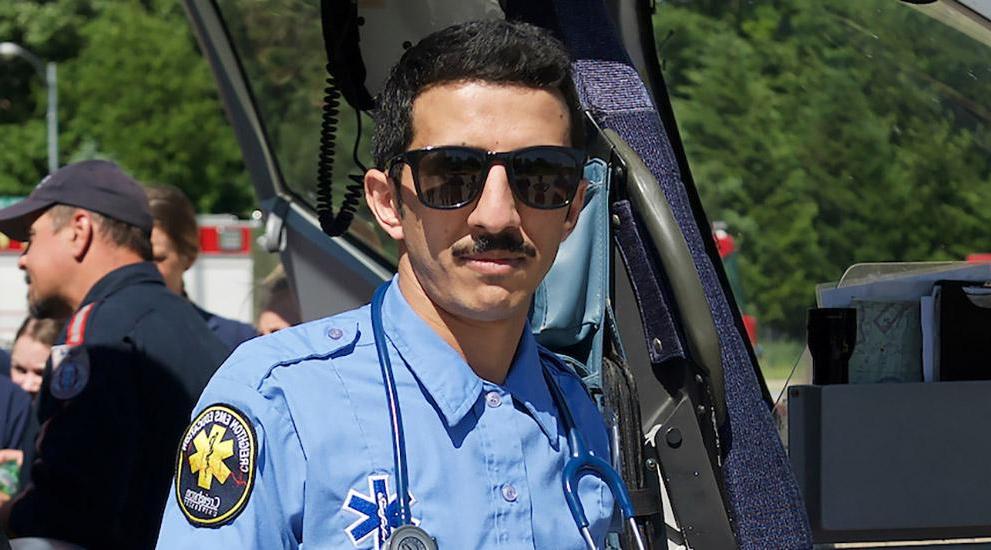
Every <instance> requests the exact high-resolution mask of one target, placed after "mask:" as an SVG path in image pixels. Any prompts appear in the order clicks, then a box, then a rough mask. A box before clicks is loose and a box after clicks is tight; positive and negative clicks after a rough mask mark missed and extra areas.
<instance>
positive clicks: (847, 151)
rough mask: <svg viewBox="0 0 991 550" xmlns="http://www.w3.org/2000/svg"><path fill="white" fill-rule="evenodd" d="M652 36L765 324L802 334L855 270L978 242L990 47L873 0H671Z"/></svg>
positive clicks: (988, 218)
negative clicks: (829, 285)
mask: <svg viewBox="0 0 991 550" xmlns="http://www.w3.org/2000/svg"><path fill="white" fill-rule="evenodd" d="M655 35H656V38H657V42H658V44H659V50H660V51H659V54H660V56H661V60H662V65H663V67H664V69H665V78H666V80H667V84H668V87H669V90H670V92H671V95H672V98H673V103H674V107H675V113H676V115H677V118H678V122H679V128H680V130H681V132H682V137H683V139H684V143H685V148H686V151H687V153H688V157H689V161H690V164H691V167H692V171H693V175H694V177H695V180H696V182H697V185H698V187H699V192H700V193H701V195H702V198H703V203H704V204H705V205H706V209H707V211H708V214H709V217H710V219H721V220H725V221H726V222H727V223H728V224H729V227H730V232H731V233H734V234H735V235H736V236H737V240H738V243H740V256H741V258H740V271H741V275H742V278H743V285H744V287H745V288H746V292H747V297H748V299H749V300H750V303H749V304H748V307H747V309H748V310H749V311H750V312H751V313H754V314H756V315H757V316H758V318H759V319H760V322H761V325H762V327H763V328H769V329H771V330H772V332H775V331H777V332H785V333H788V334H790V335H792V336H800V335H801V334H802V332H803V330H804V319H805V309H806V308H807V307H810V306H812V305H813V302H814V294H813V289H814V286H815V284H816V283H819V282H824V281H828V280H836V279H837V278H839V277H840V275H841V274H842V273H843V271H844V270H845V268H846V267H847V266H849V265H850V264H852V263H855V262H862V261H906V260H945V259H962V258H963V257H964V256H965V255H966V254H967V253H968V252H972V251H978V250H982V249H985V248H986V246H987V245H986V243H987V227H989V223H991V210H989V209H988V208H987V205H988V204H991V185H989V183H991V161H989V155H988V152H989V149H991V139H989V138H991V117H989V112H991V111H989V108H988V101H987V98H989V97H991V78H989V77H991V74H988V73H989V71H988V69H987V67H988V65H987V58H988V54H989V53H991V52H989V49H988V48H987V47H986V46H984V45H981V44H979V43H976V42H974V41H973V40H971V39H969V38H967V37H965V36H963V35H961V34H959V33H957V32H956V31H955V30H952V29H950V28H947V27H944V26H942V25H941V24H939V23H937V22H935V21H933V20H930V19H928V18H926V17H925V16H923V15H921V14H919V13H918V12H916V11H913V10H912V9H910V8H908V7H906V6H904V5H899V4H897V3H892V2H886V1H884V0H869V1H862V0H849V1H833V2H828V3H824V2H819V1H817V0H800V1H798V0H796V1H793V2H771V1H763V2H748V3H746V4H745V5H744V4H742V3H734V4H732V5H729V4H722V3H710V2H671V3H669V4H664V5H661V6H659V8H658V15H657V16H656V17H655ZM981 71H983V73H981V74H980V75H979V76H978V74H977V73H980V72H981Z"/></svg>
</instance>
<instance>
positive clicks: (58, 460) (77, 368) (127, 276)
mask: <svg viewBox="0 0 991 550" xmlns="http://www.w3.org/2000/svg"><path fill="white" fill-rule="evenodd" d="M226 355H227V350H226V348H225V346H224V345H223V344H222V343H221V342H220V341H219V340H217V338H216V337H215V336H214V335H213V333H212V332H211V331H210V330H209V329H208V328H207V327H206V324H205V323H204V322H203V319H201V318H200V316H199V315H198V314H197V313H196V310H194V309H193V306H192V305H191V304H190V303H189V302H188V301H187V300H185V299H184V298H182V297H180V296H178V295H176V294H174V293H173V292H171V291H170V290H169V289H168V288H166V286H165V283H164V282H163V280H162V277H161V275H159V273H158V270H157V269H156V267H155V265H154V264H152V263H150V262H142V263H138V264H132V265H128V266H125V267H122V268H119V269H117V270H114V271H112V272H111V273H109V274H107V275H106V276H105V277H104V278H103V279H101V280H100V281H99V282H97V283H96V284H95V285H94V286H93V288H91V289H90V291H89V294H88V295H87V296H86V297H85V298H84V299H83V301H82V304H81V306H80V309H79V310H78V311H77V312H76V314H75V315H74V316H73V317H72V318H71V319H70V321H69V323H68V324H67V326H66V328H65V329H64V331H63V333H62V334H61V335H60V336H59V339H58V340H57V345H56V346H54V347H53V348H52V356H51V358H49V361H48V365H47V366H46V368H45V377H44V381H43V382H42V387H41V392H40V394H39V403H38V405H39V411H38V419H39V421H40V422H41V423H42V428H41V434H40V436H39V438H38V442H37V449H38V454H37V456H36V458H35V460H34V462H33V464H32V467H31V476H32V485H31V486H29V487H28V488H27V490H26V492H24V493H23V494H22V495H21V496H20V497H19V499H18V500H17V502H16V503H15V504H14V507H13V510H12V512H11V518H10V528H11V530H12V531H13V532H14V533H15V534H17V535H18V536H37V537H49V538H55V539H61V540H65V541H68V542H73V543H76V544H80V545H83V546H85V547H87V548H146V547H150V546H152V545H153V544H154V541H155V539H156V537H157V534H158V526H159V523H160V520H161V514H162V508H163V503H164V501H165V498H166V494H167V493H168V489H169V479H170V478H171V476H172V472H173V470H174V467H175V464H174V460H175V448H176V445H177V442H178V440H179V436H180V434H181V433H182V430H183V428H184V427H185V425H186V423H187V421H188V418H189V413H190V411H192V408H193V405H194V404H195V403H196V399H197V397H198V396H199V394H200V392H201V391H202V389H203V387H204V386H205V385H206V383H207V381H208V380H209V379H210V376H211V375H212V374H213V372H214V371H215V370H216V368H217V366H219V365H220V363H221V362H222V361H223V360H224V357H225V356H226Z"/></svg>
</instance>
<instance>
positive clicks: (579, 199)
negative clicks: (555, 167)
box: [561, 179, 588, 241]
mask: <svg viewBox="0 0 991 550" xmlns="http://www.w3.org/2000/svg"><path fill="white" fill-rule="evenodd" d="M586 191H588V182H587V181H585V180H584V179H583V180H582V181H581V183H579V184H578V190H577V191H575V198H574V199H572V201H571V204H570V205H568V217H567V218H565V220H564V236H563V237H561V240H562V241H563V240H564V239H567V238H568V235H571V232H572V231H574V230H575V226H576V225H578V214H580V213H581V211H582V208H583V207H584V206H585V192H586Z"/></svg>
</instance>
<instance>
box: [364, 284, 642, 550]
mask: <svg viewBox="0 0 991 550" xmlns="http://www.w3.org/2000/svg"><path fill="white" fill-rule="evenodd" d="M389 285H390V283H389V282H385V283H383V284H382V285H380V286H379V287H378V288H377V289H376V290H375V294H374V295H373V296H372V303H371V318H372V336H373V339H374V340H375V351H376V353H377V354H378V360H379V369H380V370H381V371H382V380H383V382H384V383H383V386H385V398H386V402H387V404H388V408H389V419H390V423H391V428H392V457H393V463H394V467H395V471H396V496H397V498H398V499H399V521H400V525H402V526H405V525H412V516H411V514H410V500H411V499H410V496H409V492H408V487H409V474H408V472H407V470H406V440H405V437H404V434H403V420H402V414H401V412H400V409H399V395H398V392H397V391H396V381H395V377H394V376H393V372H392V361H391V360H390V359H389V350H388V347H387V346H386V344H385V329H384V328H383V326H382V303H383V302H384V300H385V293H386V291H387V290H388V288H389ZM543 370H544V379H545V380H546V382H547V387H548V388H549V389H550V391H551V395H552V397H553V399H554V403H555V404H556V405H557V409H558V411H559V413H560V415H561V421H562V424H563V425H564V429H565V431H566V432H567V434H568V446H569V447H570V448H571V453H570V454H571V458H570V459H569V460H568V461H567V462H565V465H564V471H563V472H562V485H563V489H564V498H565V502H567V504H568V509H569V510H570V511H571V515H572V517H574V519H575V524H576V525H577V526H578V529H579V531H581V534H582V539H583V540H584V541H585V544H586V545H587V547H588V549H589V550H596V546H595V541H594V539H593V538H592V534H591V532H590V531H589V522H588V518H587V517H586V515H585V507H584V506H583V505H582V502H581V499H579V498H578V482H579V481H581V478H583V477H585V476H586V475H594V476H596V477H598V478H599V479H601V480H602V481H603V483H605V484H606V486H607V487H609V491H610V492H611V493H612V494H613V498H615V499H616V503H617V505H618V506H619V508H620V511H621V512H622V513H623V518H624V519H625V520H626V521H627V522H628V523H629V525H630V527H631V528H632V529H633V533H634V539H635V541H636V544H637V549H638V550H644V544H643V539H642V537H641V535H640V530H639V529H638V528H637V525H636V521H634V519H633V518H634V516H633V503H632V501H631V499H630V494H629V492H628V491H627V490H626V484H625V483H624V482H623V478H622V477H621V476H620V475H619V472H617V471H616V469H615V468H613V467H612V466H611V465H610V464H609V463H608V462H606V461H605V460H603V459H602V458H600V457H598V456H595V455H594V454H592V452H591V451H589V450H588V446H587V445H586V443H585V438H584V437H583V436H582V434H581V433H580V432H579V431H578V428H577V425H576V424H575V419H574V417H573V416H572V415H571V409H569V408H568V403H567V401H566V400H565V399H564V393H563V392H562V391H561V387H560V386H559V385H558V383H557V381H556V380H555V379H554V377H553V376H552V375H551V374H550V373H549V372H548V371H547V369H546V368H544V369H543Z"/></svg>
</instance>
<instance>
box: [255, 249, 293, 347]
mask: <svg viewBox="0 0 991 550" xmlns="http://www.w3.org/2000/svg"><path fill="white" fill-rule="evenodd" d="M262 288H263V289H264V292H265V301H264V302H263V303H262V307H261V311H260V312H259V313H258V321H257V323H256V324H257V325H258V332H260V333H262V334H271V333H273V332H275V331H277V330H281V329H284V328H286V327H291V326H293V325H298V324H299V323H300V322H301V321H302V315H300V313H299V302H297V301H296V293H295V292H293V289H292V287H291V286H289V279H288V278H287V277H286V272H285V270H284V269H283V268H282V265H281V264H279V265H278V266H276V267H275V269H273V270H272V272H271V273H269V274H268V276H267V277H265V280H264V281H263V282H262Z"/></svg>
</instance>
